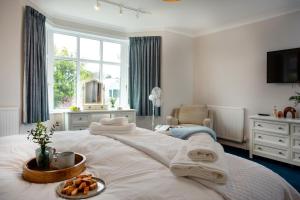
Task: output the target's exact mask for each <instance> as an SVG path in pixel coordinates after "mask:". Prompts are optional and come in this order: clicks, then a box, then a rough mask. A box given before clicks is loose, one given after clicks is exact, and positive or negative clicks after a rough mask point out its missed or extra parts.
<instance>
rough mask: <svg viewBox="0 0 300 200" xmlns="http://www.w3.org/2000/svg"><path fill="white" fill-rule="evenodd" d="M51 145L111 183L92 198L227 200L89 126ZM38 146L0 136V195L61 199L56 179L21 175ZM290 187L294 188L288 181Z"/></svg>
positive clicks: (10, 199)
mask: <svg viewBox="0 0 300 200" xmlns="http://www.w3.org/2000/svg"><path fill="white" fill-rule="evenodd" d="M138 131H141V130H138ZM141 132H144V131H141ZM165 137H167V136H165ZM172 141H173V140H172ZM175 141H177V140H175ZM153 142H157V141H153ZM157 143H159V142H157ZM170 145H171V144H170ZM53 146H55V148H57V150H58V151H68V150H71V151H76V152H79V153H82V154H84V155H86V157H87V171H88V172H91V173H92V174H94V175H95V176H97V177H100V178H102V179H103V180H104V181H105V182H106V183H107V189H106V190H105V192H104V193H102V194H101V195H99V196H96V197H93V198H91V199H99V200H102V199H105V200H115V199H125V200H127V199H128V200H148V199H149V200H152V199H153V200H159V199H166V200H168V199H172V200H180V199H189V200H193V199H198V200H199V199H201V200H202V199H203V200H206V199H207V200H219V199H223V197H222V196H221V195H220V194H219V193H218V192H216V191H214V190H213V189H209V188H208V187H207V186H204V185H203V184H200V183H198V182H196V181H194V180H190V179H187V178H180V177H175V176H174V175H173V174H172V173H171V172H170V171H169V169H168V168H167V167H166V166H165V165H163V164H162V163H160V162H158V161H157V160H156V159H153V158H152V157H150V156H149V155H147V154H145V153H144V152H142V151H140V150H137V149H135V148H133V147H131V146H129V145H126V144H123V143H121V142H119V141H117V140H113V139H111V138H108V137H105V136H100V135H97V136H96V135H91V134H89V133H88V131H74V132H63V133H56V134H55V135H54V138H53ZM36 147H37V146H35V145H33V144H32V143H31V142H29V141H27V140H26V136H25V135H19V136H9V137H3V138H0V199H1V200H6V199H7V200H14V199H20V200H23V199H32V200H35V199H38V200H48V199H58V197H57V196H56V194H55V187H56V186H57V184H58V183H52V184H33V183H28V182H26V181H24V180H22V177H21V173H22V166H23V163H24V162H25V161H26V160H28V159H30V158H32V157H34V149H35V148H36ZM168 159H169V158H168ZM240 160H241V163H242V165H241V166H240V167H244V166H246V165H247V164H250V166H252V165H251V164H252V162H249V161H246V160H244V159H240ZM236 168H238V167H237V166H236ZM271 175H274V174H273V173H271ZM241 187H247V185H246V186H244V185H242V186H241ZM286 187H287V189H292V188H290V186H289V185H288V184H287V185H286ZM212 188H213V187H212ZM258 188H259V187H258ZM283 191H288V190H283ZM257 192H264V191H259V190H258V191H257ZM284 196H285V195H284V194H282V196H279V197H276V198H275V199H280V200H283V199H284ZM275 199H274V200H275Z"/></svg>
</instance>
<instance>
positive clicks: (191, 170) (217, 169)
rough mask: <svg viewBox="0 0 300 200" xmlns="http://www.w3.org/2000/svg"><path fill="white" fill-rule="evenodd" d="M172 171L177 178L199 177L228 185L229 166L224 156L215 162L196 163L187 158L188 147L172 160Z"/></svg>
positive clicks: (184, 147) (179, 151)
mask: <svg viewBox="0 0 300 200" xmlns="http://www.w3.org/2000/svg"><path fill="white" fill-rule="evenodd" d="M217 144H218V145H220V144H219V143H217ZM220 146H221V145H220ZM170 170H171V172H172V173H173V174H175V175H176V176H189V177H198V178H201V179H205V180H208V181H211V182H214V183H219V184H224V183H226V181H227V179H228V165H227V161H226V160H225V157H224V155H222V156H219V159H218V160H216V161H215V162H204V161H200V162H194V161H192V160H191V159H190V158H189V157H188V156H187V146H186V145H184V146H183V147H182V148H181V149H180V150H178V152H177V154H176V156H175V157H174V158H173V159H172V161H171V163H170Z"/></svg>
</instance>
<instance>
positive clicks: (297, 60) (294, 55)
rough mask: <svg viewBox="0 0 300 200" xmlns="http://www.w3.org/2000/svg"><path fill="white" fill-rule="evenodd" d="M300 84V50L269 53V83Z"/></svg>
mask: <svg viewBox="0 0 300 200" xmlns="http://www.w3.org/2000/svg"><path fill="white" fill-rule="evenodd" d="M299 82H300V48H296V49H287V50H280V51H271V52H268V53H267V83H299Z"/></svg>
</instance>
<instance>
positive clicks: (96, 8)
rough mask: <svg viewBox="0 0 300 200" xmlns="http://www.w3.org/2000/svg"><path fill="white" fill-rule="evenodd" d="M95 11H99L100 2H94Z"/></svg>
mask: <svg viewBox="0 0 300 200" xmlns="http://www.w3.org/2000/svg"><path fill="white" fill-rule="evenodd" d="M94 8H95V10H99V9H100V1H99V0H96V5H95V7H94Z"/></svg>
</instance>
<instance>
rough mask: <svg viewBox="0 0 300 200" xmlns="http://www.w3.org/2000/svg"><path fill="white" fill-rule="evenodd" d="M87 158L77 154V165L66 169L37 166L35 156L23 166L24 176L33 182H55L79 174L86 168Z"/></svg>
mask: <svg viewBox="0 0 300 200" xmlns="http://www.w3.org/2000/svg"><path fill="white" fill-rule="evenodd" d="M85 161H86V158H85V156H84V155H82V154H79V153H76V154H75V165H74V166H73V167H69V168H65V169H59V170H56V169H45V170H41V169H39V168H38V167H37V164H36V160H35V158H33V159H31V160H29V161H28V162H27V163H26V164H25V165H24V167H23V178H24V179H25V180H26V181H29V182H33V183H54V182H59V181H64V180H67V179H70V178H73V177H75V176H78V175H79V174H80V173H81V172H83V171H84V170H85Z"/></svg>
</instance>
